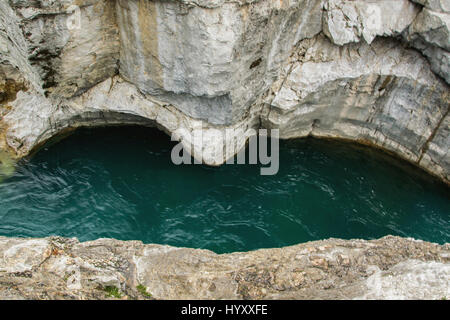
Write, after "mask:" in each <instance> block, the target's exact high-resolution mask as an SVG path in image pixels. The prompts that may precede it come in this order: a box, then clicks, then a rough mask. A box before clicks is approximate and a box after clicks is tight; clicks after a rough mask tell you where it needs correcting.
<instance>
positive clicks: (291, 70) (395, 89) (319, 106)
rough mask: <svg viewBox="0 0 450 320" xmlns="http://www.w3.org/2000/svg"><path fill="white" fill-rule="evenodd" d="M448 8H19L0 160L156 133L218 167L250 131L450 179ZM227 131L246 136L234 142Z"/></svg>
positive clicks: (276, 4) (119, 3) (105, 3)
mask: <svg viewBox="0 0 450 320" xmlns="http://www.w3.org/2000/svg"><path fill="white" fill-rule="evenodd" d="M449 3H450V2H449V0H414V1H412V0H396V1H391V0H378V1H363V0H355V1H345V0H290V1H281V0H280V1H272V0H257V1H255V0H253V1H250V0H239V1H229V0H215V1H200V0H198V1H194V0H179V1H159V0H155V1H151V0H99V1H94V0H64V1H52V0H29V1H25V0H8V1H2V2H1V4H0V17H1V20H0V21H1V22H0V23H1V24H0V75H1V76H2V79H1V85H0V89H1V90H2V94H1V96H0V98H1V99H2V101H1V103H2V107H1V116H2V118H1V121H0V127H1V130H0V147H2V148H3V149H5V150H7V151H8V152H9V153H10V154H11V155H13V157H22V156H25V155H27V154H29V153H30V152H31V151H32V150H33V149H35V148H36V147H38V146H39V145H41V144H42V143H43V142H45V141H46V140H47V139H49V138H50V137H52V136H54V135H55V134H58V133H59V132H61V130H64V129H66V128H72V127H77V126H84V125H93V126H95V125H102V124H108V123H145V124H148V125H158V126H159V127H161V128H162V129H163V130H165V131H167V132H168V133H176V136H177V137H178V138H179V139H180V140H181V141H183V143H184V145H185V146H187V147H188V146H189V147H190V146H191V145H192V144H193V143H194V144H198V143H197V142H195V141H193V139H192V137H193V133H195V132H196V131H198V130H201V131H202V132H203V134H204V139H203V144H202V145H195V146H194V150H193V153H194V156H195V157H196V158H198V159H201V160H203V161H204V162H205V163H208V164H213V165H218V164H221V163H223V162H224V161H225V160H226V158H227V157H230V156H231V155H232V154H230V153H229V152H225V156H223V155H221V153H218V152H217V150H218V149H223V148H224V145H225V143H226V142H227V141H230V140H232V141H234V143H236V145H237V149H240V148H242V147H243V146H244V145H245V141H246V139H247V138H248V137H249V136H251V135H252V134H254V130H253V129H258V128H279V129H280V136H281V137H282V138H294V137H304V136H307V135H314V136H326V137H336V138H345V139H352V140H356V141H359V142H362V143H367V144H372V145H376V146H378V147H381V148H383V149H386V150H389V151H391V152H394V153H396V154H397V155H399V156H401V157H403V158H405V159H407V160H409V161H411V162H414V163H416V164H418V165H419V166H421V167H423V168H425V169H426V170H428V171H429V172H431V173H433V174H434V175H437V176H439V177H440V178H441V179H443V180H444V181H446V182H449V181H450V157H449V154H448V150H449V146H450V138H449V131H450V128H449V124H450V118H449V116H448V109H449V101H450V98H449V83H450V79H449V61H450V60H449V57H450V53H449V47H450V40H449V23H450V11H449V10H450V9H449V8H450V5H449ZM227 128H233V129H236V134H235V135H231V136H225V134H223V133H224V131H225V129H227Z"/></svg>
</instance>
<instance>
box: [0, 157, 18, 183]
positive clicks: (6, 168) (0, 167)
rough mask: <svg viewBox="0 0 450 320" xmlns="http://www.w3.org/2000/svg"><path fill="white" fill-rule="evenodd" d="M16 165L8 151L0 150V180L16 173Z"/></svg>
mask: <svg viewBox="0 0 450 320" xmlns="http://www.w3.org/2000/svg"><path fill="white" fill-rule="evenodd" d="M15 165H16V163H15V161H14V160H13V159H12V158H11V157H10V156H9V155H8V153H6V152H5V151H2V150H0V182H2V181H3V180H4V179H6V178H8V177H10V176H12V175H13V174H14V172H15Z"/></svg>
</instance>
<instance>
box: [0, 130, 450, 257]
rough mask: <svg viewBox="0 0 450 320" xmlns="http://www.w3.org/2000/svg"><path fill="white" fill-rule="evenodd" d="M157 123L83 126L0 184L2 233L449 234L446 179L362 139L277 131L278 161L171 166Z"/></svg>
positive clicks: (440, 238)
mask: <svg viewBox="0 0 450 320" xmlns="http://www.w3.org/2000/svg"><path fill="white" fill-rule="evenodd" d="M172 146H173V142H170V139H169V137H167V136H166V135H164V134H163V133H161V132H159V131H157V130H156V129H149V128H141V127H120V128H100V129H82V130H79V131H77V133H75V134H74V135H73V136H70V137H68V138H67V139H65V140H63V141H61V142H59V143H57V144H54V145H51V146H47V147H46V148H45V149H44V150H42V151H40V152H39V153H37V154H36V155H35V156H34V157H33V158H32V159H31V160H30V161H24V162H23V163H21V164H20V165H19V166H18V168H17V171H16V173H15V174H14V176H12V177H11V178H9V179H6V180H5V181H4V182H3V183H1V184H0V221H1V223H0V235H4V236H20V237H46V236H49V235H61V236H65V237H78V238H79V239H80V240H82V241H85V240H93V239H97V238H101V237H108V238H117V239H122V240H142V241H143V242H145V243H161V244H169V245H175V246H185V247H194V248H207V249H211V250H213V251H216V252H218V253H222V252H231V251H247V250H252V249H257V248H264V247H280V246H285V245H291V244H296V243H300V242H305V241H310V240H317V239H323V238H329V237H337V238H344V239H350V238H364V239H371V238H378V237H382V236H385V235H387V234H393V235H400V236H405V237H414V238H418V239H423V240H427V241H432V242H438V243H444V242H449V240H450V197H449V188H448V187H446V186H444V185H442V184H441V183H439V182H437V181H435V180H434V179H431V178H429V177H428V176H426V175H424V174H423V173H422V172H421V171H420V170H418V169H417V168H413V167H411V166H410V165H408V164H405V163H403V162H401V161H398V160H395V159H393V158H391V157H390V156H387V155H385V154H383V153H380V152H379V151H377V150H371V149H367V148H364V147H355V146H352V145H350V144H347V143H342V142H337V141H323V140H314V139H303V140H292V141H282V142H281V145H280V171H279V173H278V174H277V175H275V176H260V175H259V167H258V166H256V165H227V166H222V167H219V168H211V167H207V166H199V165H195V166H194V165H192V166H175V165H173V164H172V163H171V161H170V151H171V148H172Z"/></svg>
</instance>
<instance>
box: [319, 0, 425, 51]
mask: <svg viewBox="0 0 450 320" xmlns="http://www.w3.org/2000/svg"><path fill="white" fill-rule="evenodd" d="M419 11H420V9H419V7H418V6H416V5H414V4H413V3H412V2H410V1H409V0H396V1H392V0H369V1H368V0H356V1H347V0H329V1H327V2H326V5H325V13H324V17H323V32H324V33H325V34H326V35H327V36H328V37H329V38H330V40H331V41H332V42H333V43H335V44H337V45H344V44H347V43H350V42H359V41H361V40H362V39H364V40H365V41H366V42H367V43H369V44H370V43H372V41H373V40H374V39H375V37H376V36H394V35H398V34H400V33H401V32H402V31H403V30H405V29H406V28H407V27H408V26H409V25H410V24H411V22H412V21H413V20H414V18H415V17H416V16H417V14H418V13H419Z"/></svg>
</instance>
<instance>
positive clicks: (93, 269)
mask: <svg viewBox="0 0 450 320" xmlns="http://www.w3.org/2000/svg"><path fill="white" fill-rule="evenodd" d="M0 256H1V258H2V259H0V299H448V298H449V297H450V283H449V279H450V264H449V262H450V247H449V245H448V244H447V245H445V246H439V245H436V244H431V243H427V242H422V241H416V240H411V239H404V238H399V237H391V236H390V237H385V238H382V239H379V240H371V241H364V240H337V239H329V240H323V241H315V242H308V243H304V244H300V245H296V246H291V247H285V248H278V249H261V250H257V251H252V252H247V253H232V254H222V255H217V254H215V253H213V252H211V251H208V250H198V249H197V250H196V249H186V248H175V247H170V246H162V245H154V244H151V245H144V244H142V243H141V242H139V241H118V240H112V239H99V240H96V241H91V242H84V243H79V242H78V241H77V240H76V239H65V238H46V239H17V238H13V239H11V238H2V237H0Z"/></svg>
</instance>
